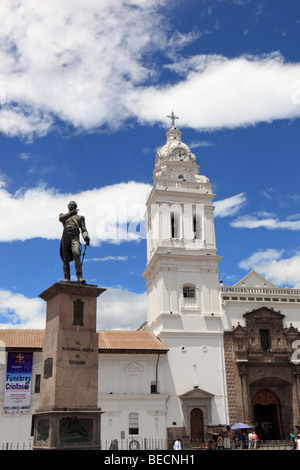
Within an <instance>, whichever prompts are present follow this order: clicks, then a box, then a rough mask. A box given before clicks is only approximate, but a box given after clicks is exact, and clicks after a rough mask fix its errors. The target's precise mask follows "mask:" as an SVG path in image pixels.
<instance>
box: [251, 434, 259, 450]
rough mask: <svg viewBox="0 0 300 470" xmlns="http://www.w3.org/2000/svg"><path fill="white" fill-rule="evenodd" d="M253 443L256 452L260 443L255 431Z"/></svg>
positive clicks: (252, 438) (252, 437)
mask: <svg viewBox="0 0 300 470" xmlns="http://www.w3.org/2000/svg"><path fill="white" fill-rule="evenodd" d="M251 441H253V449H254V450H255V449H256V447H257V443H258V441H259V439H258V435H257V434H256V432H255V431H254V432H253V433H252V436H251Z"/></svg>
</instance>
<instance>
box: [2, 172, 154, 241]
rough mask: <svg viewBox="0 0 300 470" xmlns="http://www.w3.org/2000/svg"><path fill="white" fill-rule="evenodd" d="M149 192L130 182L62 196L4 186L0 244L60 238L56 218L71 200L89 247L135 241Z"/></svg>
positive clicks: (41, 189)
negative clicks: (12, 191) (83, 221)
mask: <svg viewBox="0 0 300 470" xmlns="http://www.w3.org/2000/svg"><path fill="white" fill-rule="evenodd" d="M150 190H151V186H150V185H148V184H144V183H136V182H134V181H132V182H128V183H120V184H114V185H111V186H105V187H102V188H95V189H93V190H88V191H83V192H80V193H77V194H61V193H59V192H57V191H56V190H54V189H49V188H46V187H45V186H38V187H35V188H31V189H27V190H19V191H17V193H15V194H10V193H9V192H8V191H7V190H6V189H5V184H4V183H3V184H2V185H0V212H1V214H2V217H3V218H4V220H6V223H5V224H2V226H0V241H2V242H3V241H15V240H28V239H31V238H36V237H40V238H45V239H60V238H61V234H62V224H61V223H60V222H59V221H58V216H59V214H60V213H61V212H67V211H68V209H67V204H68V202H69V201H70V200H75V201H76V202H77V205H78V208H79V209H80V210H79V214H82V215H84V216H85V218H86V224H87V229H88V231H89V234H90V237H91V244H93V245H99V244H100V243H101V241H109V242H115V243H121V242H123V241H126V240H138V239H140V237H141V235H143V233H141V232H140V231H139V230H140V229H142V228H143V227H144V224H145V221H144V212H145V203H144V201H146V195H147V193H148V192H149V191H150ZM136 201H140V202H139V203H137V202H136ZM20 227H21V230H20Z"/></svg>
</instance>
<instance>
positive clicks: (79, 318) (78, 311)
mask: <svg viewBox="0 0 300 470" xmlns="http://www.w3.org/2000/svg"><path fill="white" fill-rule="evenodd" d="M73 304H74V312H73V325H75V326H83V311H84V302H82V300H80V299H77V300H74V302H73Z"/></svg>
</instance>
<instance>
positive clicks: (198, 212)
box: [193, 205, 203, 240]
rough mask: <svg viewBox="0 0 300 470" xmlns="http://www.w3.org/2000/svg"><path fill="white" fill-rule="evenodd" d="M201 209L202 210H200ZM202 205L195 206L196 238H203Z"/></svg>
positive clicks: (194, 231)
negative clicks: (199, 206)
mask: <svg viewBox="0 0 300 470" xmlns="http://www.w3.org/2000/svg"><path fill="white" fill-rule="evenodd" d="M199 209H200V210H199ZM202 211H203V209H202V207H201V208H197V205H196V206H195V207H193V236H194V240H202Z"/></svg>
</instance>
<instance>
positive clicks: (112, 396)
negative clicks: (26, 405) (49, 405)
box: [0, 352, 169, 449]
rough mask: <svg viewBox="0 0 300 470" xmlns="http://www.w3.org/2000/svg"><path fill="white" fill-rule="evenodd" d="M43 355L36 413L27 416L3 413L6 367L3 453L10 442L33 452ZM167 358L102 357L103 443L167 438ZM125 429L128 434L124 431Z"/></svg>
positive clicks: (0, 432) (37, 362)
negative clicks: (135, 423)
mask: <svg viewBox="0 0 300 470" xmlns="http://www.w3.org/2000/svg"><path fill="white" fill-rule="evenodd" d="M41 354H42V353H41V352H34V353H33V373H32V388H31V410H30V413H24V414H5V413H4V412H3V404H4V392H5V380H6V364H1V365H0V449H2V447H3V448H5V447H6V443H9V445H11V446H12V448H14V449H15V448H16V446H17V445H19V448H23V445H25V448H26V449H28V448H29V447H30V445H31V446H32V444H33V436H31V429H32V415H33V414H34V413H35V411H36V410H37V409H38V408H39V394H38V393H34V388H35V380H36V375H37V374H41V373H42V368H41ZM165 366H166V355H165V354H161V355H160V357H159V358H158V355H157V354H107V355H104V354H101V355H99V374H98V377H99V379H98V380H99V384H98V386H99V398H98V406H99V407H100V408H101V410H102V411H103V414H102V417H101V440H102V442H103V445H104V446H106V444H108V443H110V442H111V440H112V439H118V440H120V439H121V438H124V439H131V438H132V437H134V438H137V439H141V438H147V439H162V440H163V439H166V418H167V401H168V397H169V395H168V393H167V392H166V384H165ZM156 378H157V382H158V392H159V393H157V394H151V383H152V384H154V383H155V382H156ZM130 413H138V416H139V434H138V435H134V436H132V435H130V434H129V414H130ZM121 431H123V433H121Z"/></svg>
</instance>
